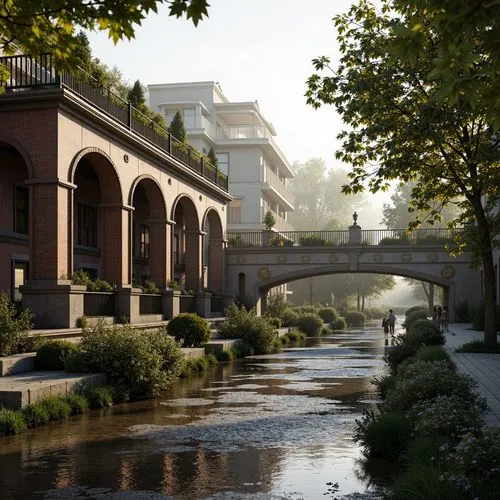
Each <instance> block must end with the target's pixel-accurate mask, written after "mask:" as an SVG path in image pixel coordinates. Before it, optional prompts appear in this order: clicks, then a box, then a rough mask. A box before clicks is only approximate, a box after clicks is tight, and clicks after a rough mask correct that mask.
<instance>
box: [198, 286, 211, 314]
mask: <svg viewBox="0 0 500 500" xmlns="http://www.w3.org/2000/svg"><path fill="white" fill-rule="evenodd" d="M196 314H198V316H201V317H202V318H210V317H211V315H212V294H211V293H210V292H205V291H199V292H198V293H197V294H196Z"/></svg>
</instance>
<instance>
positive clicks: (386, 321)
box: [382, 309, 397, 337]
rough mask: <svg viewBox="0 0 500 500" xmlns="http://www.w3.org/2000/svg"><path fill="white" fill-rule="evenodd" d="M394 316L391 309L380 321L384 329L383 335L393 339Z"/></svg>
mask: <svg viewBox="0 0 500 500" xmlns="http://www.w3.org/2000/svg"><path fill="white" fill-rule="evenodd" d="M396 319H397V318H396V315H395V314H394V311H393V310H392V309H389V314H388V315H387V316H384V318H383V319H382V327H383V328H384V335H388V334H389V333H390V334H391V336H392V337H394V326H395V325H396Z"/></svg>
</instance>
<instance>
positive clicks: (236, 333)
mask: <svg viewBox="0 0 500 500" xmlns="http://www.w3.org/2000/svg"><path fill="white" fill-rule="evenodd" d="M217 331H218V333H219V336H220V337H221V338H226V339H227V338H241V339H242V340H243V341H244V342H245V343H247V344H248V345H249V346H250V347H251V348H252V349H254V350H255V353H256V354H268V353H270V352H273V350H274V349H276V331H275V329H274V327H273V326H271V325H270V324H269V323H268V322H267V321H266V320H265V318H264V317H262V316H257V315H256V313H255V310H253V309H252V310H250V311H248V310H246V309H245V308H244V307H237V306H235V305H231V306H229V307H228V308H227V309H226V319H225V320H224V321H219V322H218V324H217Z"/></svg>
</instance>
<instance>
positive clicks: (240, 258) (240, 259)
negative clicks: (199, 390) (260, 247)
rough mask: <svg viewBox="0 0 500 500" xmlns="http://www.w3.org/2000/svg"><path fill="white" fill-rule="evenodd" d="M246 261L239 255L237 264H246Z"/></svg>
mask: <svg viewBox="0 0 500 500" xmlns="http://www.w3.org/2000/svg"><path fill="white" fill-rule="evenodd" d="M245 261H246V258H245V256H244V255H238V257H236V263H237V264H244V263H245Z"/></svg>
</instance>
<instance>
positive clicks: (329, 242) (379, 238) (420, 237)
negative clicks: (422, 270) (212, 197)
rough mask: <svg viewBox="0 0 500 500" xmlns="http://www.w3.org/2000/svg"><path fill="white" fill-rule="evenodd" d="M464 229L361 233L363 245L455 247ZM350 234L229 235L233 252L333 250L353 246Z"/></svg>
mask: <svg viewBox="0 0 500 500" xmlns="http://www.w3.org/2000/svg"><path fill="white" fill-rule="evenodd" d="M459 231H460V229H456V230H450V229H416V230H415V231H412V232H411V233H408V232H407V231H406V229H373V230H361V244H362V245H366V246H377V245H380V246H382V245H438V246H441V247H443V246H444V245H446V244H448V243H451V242H452V241H453V238H454V236H455V235H456V234H457V233H458V232H459ZM349 238H350V231H349V230H339V231H278V232H268V231H254V232H228V233H226V240H227V241H228V247H229V248H252V247H253V248H255V247H257V248H258V247H277V248H280V247H325V246H326V247H332V246H345V245H349V244H350V243H349V241H350V239H349Z"/></svg>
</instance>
